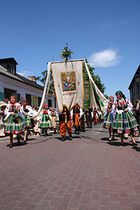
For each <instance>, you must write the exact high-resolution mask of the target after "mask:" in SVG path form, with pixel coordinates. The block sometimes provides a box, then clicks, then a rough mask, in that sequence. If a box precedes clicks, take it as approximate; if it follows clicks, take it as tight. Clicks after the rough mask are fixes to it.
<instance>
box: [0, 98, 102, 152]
mask: <svg viewBox="0 0 140 210" xmlns="http://www.w3.org/2000/svg"><path fill="white" fill-rule="evenodd" d="M101 114H102V113H101V112H100V110H96V109H94V111H93V110H92V109H87V110H85V109H81V108H80V107H79V105H78V104H76V105H75V106H74V107H73V109H72V110H71V111H69V110H68V109H67V107H66V106H64V107H63V110H62V112H59V111H56V108H54V107H48V106H47V104H45V105H44V107H43V109H42V110H41V112H40V113H38V107H37V106H34V107H31V106H30V105H28V103H27V100H26V99H23V100H22V101H21V102H16V98H15V96H11V97H10V101H8V100H7V99H4V101H3V102H0V116H1V117H0V119H1V121H0V125H1V126H3V133H4V134H5V135H6V136H7V135H8V136H10V144H9V147H10V148H12V147H13V140H14V139H16V140H17V142H18V144H21V139H22V141H23V142H22V143H23V144H26V143H27V140H28V136H29V135H30V134H31V133H33V134H35V135H37V134H39V135H45V136H47V135H48V130H51V131H53V132H54V133H56V132H60V134H61V136H62V139H61V140H62V141H65V136H66V131H68V135H69V140H72V127H74V129H75V133H77V134H79V132H80V131H82V132H84V131H85V122H86V123H87V127H88V128H92V121H93V122H94V124H98V123H100V122H101ZM1 131H2V129H1ZM15 135H16V137H15V138H14V136H15Z"/></svg>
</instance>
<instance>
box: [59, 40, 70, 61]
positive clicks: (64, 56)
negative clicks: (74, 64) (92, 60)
mask: <svg viewBox="0 0 140 210" xmlns="http://www.w3.org/2000/svg"><path fill="white" fill-rule="evenodd" d="M72 54H73V52H72V51H71V49H68V44H66V46H65V47H64V49H63V50H62V51H61V58H62V59H64V60H65V61H67V60H68V59H70V58H71V55H72Z"/></svg>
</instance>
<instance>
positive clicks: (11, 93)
mask: <svg viewBox="0 0 140 210" xmlns="http://www.w3.org/2000/svg"><path fill="white" fill-rule="evenodd" d="M10 96H17V94H16V90H12V89H8V88H4V98H7V99H10ZM16 100H17V97H16Z"/></svg>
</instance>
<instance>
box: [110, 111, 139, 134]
mask: <svg viewBox="0 0 140 210" xmlns="http://www.w3.org/2000/svg"><path fill="white" fill-rule="evenodd" d="M137 126H138V124H137V121H136V119H135V117H134V115H133V114H132V113H131V112H129V111H127V112H122V113H121V114H119V113H116V114H115V117H114V120H113V123H112V128H113V129H115V130H117V132H118V133H129V132H135V131H136V130H137Z"/></svg>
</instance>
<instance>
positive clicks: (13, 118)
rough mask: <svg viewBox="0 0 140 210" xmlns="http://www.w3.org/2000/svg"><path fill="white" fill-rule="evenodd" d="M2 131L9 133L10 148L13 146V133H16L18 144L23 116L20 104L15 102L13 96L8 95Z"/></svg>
mask: <svg viewBox="0 0 140 210" xmlns="http://www.w3.org/2000/svg"><path fill="white" fill-rule="evenodd" d="M4 114H5V119H4V121H5V122H4V133H5V134H8V135H10V148H12V147H13V134H16V135H17V139H18V143H19V144H20V134H21V133H22V131H23V116H22V113H21V105H20V104H19V103H17V102H16V98H15V96H11V97H10V104H8V105H7V107H6V109H5V112H4Z"/></svg>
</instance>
